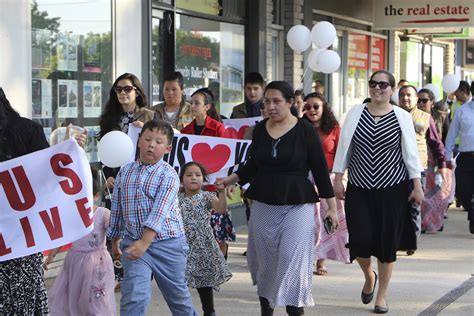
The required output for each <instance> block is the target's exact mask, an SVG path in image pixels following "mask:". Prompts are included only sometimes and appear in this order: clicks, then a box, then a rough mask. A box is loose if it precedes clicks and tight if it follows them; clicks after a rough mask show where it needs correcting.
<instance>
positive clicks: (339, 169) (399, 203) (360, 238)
mask: <svg viewBox="0 0 474 316" xmlns="http://www.w3.org/2000/svg"><path fill="white" fill-rule="evenodd" d="M369 87H370V89H369V91H370V98H371V99H370V102H369V103H366V104H359V105H354V106H353V107H352V108H351V110H350V111H349V112H348V113H347V115H346V118H345V120H344V125H343V126H342V131H341V136H340V138H339V143H338V146H337V152H336V157H335V160H334V166H333V170H332V171H333V172H334V173H335V174H336V177H335V180H334V191H335V193H336V197H337V198H338V199H344V197H345V199H346V202H345V207H346V221H347V228H348V231H349V253H350V258H351V261H352V260H354V259H356V260H357V262H358V263H359V265H360V267H361V269H362V272H363V273H364V276H365V284H364V287H363V289H362V292H361V300H362V303H364V304H369V303H370V302H371V301H372V299H373V297H374V292H375V288H376V285H377V274H376V273H375V271H372V266H371V257H372V256H374V257H376V258H377V260H378V272H379V275H380V278H379V279H380V280H379V287H378V292H377V297H376V300H375V307H374V312H375V313H378V314H383V313H387V312H388V305H387V288H388V283H389V281H390V278H391V275H392V270H393V265H394V262H395V261H396V259H397V258H396V251H397V249H398V248H399V246H400V242H401V240H402V236H403V235H404V230H405V227H409V226H410V225H411V220H410V216H409V215H410V212H409V209H408V205H409V204H408V203H409V201H411V203H416V204H420V203H421V202H422V200H423V190H422V189H421V182H420V176H421V175H420V171H421V170H422V167H421V164H420V159H419V157H418V149H417V147H416V140H415V130H414V127H413V121H412V119H411V116H410V115H409V114H408V112H406V111H404V110H403V109H401V108H399V107H397V106H393V105H392V104H390V97H391V95H392V94H393V93H394V87H395V78H394V77H393V75H392V74H391V73H389V72H387V71H383V70H379V71H377V72H375V73H374V74H372V76H371V78H370V81H369ZM346 169H348V171H349V181H348V185H347V190H345V189H344V186H343V184H342V176H343V174H344V172H345V170H346ZM411 183H412V184H413V185H412V186H413V189H411V188H410V184H411ZM415 242H416V241H415Z"/></svg>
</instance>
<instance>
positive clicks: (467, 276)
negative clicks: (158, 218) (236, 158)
mask: <svg viewBox="0 0 474 316" xmlns="http://www.w3.org/2000/svg"><path fill="white" fill-rule="evenodd" d="M236 215H237V214H233V216H236ZM237 231H238V241H237V242H235V243H230V247H229V260H228V262H229V266H230V269H231V271H232V273H233V275H234V276H233V278H232V279H231V280H230V281H229V282H227V283H226V284H224V285H223V286H222V287H221V290H220V292H217V293H215V296H214V298H215V307H216V314H217V315H229V316H230V315H238V316H245V315H259V313H260V309H259V303H258V298H257V294H256V288H255V287H254V286H252V285H251V280H250V275H249V273H248V269H247V263H246V258H245V257H244V256H242V253H243V252H244V250H245V248H246V239H247V234H246V227H245V226H240V227H238V228H237ZM473 240H474V235H471V234H469V228H468V222H467V220H466V212H464V211H461V210H459V209H454V208H452V209H450V210H449V219H447V220H446V221H445V226H444V231H443V232H441V233H427V234H423V235H422V236H421V238H420V240H419V247H418V251H417V252H416V253H415V255H413V256H409V257H408V256H406V255H405V254H403V253H400V255H399V256H398V260H397V263H396V264H395V269H394V272H393V276H392V281H391V284H390V288H389V297H388V305H389V313H390V314H391V315H418V314H421V315H438V314H439V315H443V316H445V315H474V288H473V286H474V277H473V272H474V271H473V270H474V244H473ZM373 262H375V261H373ZM326 266H327V268H328V272H329V273H328V275H326V276H314V278H313V296H314V299H315V303H316V306H314V307H311V308H307V309H306V311H305V312H306V315H367V314H372V309H373V303H371V304H369V305H363V304H362V303H361V301H360V291H361V289H362V285H363V282H364V280H363V276H362V272H361V271H360V269H359V268H358V265H357V264H356V263H354V264H342V263H338V262H333V261H327V263H326ZM374 269H376V265H375V264H374ZM52 280H53V279H49V280H48V283H49V284H51V282H52ZM152 289H153V300H152V302H151V304H150V306H149V309H148V313H147V315H160V316H161V315H163V316H165V315H171V313H170V312H169V310H168V308H167V306H166V303H165V302H164V300H163V297H162V296H161V293H160V292H159V290H158V288H157V286H156V284H154V283H153V285H152ZM191 293H192V296H193V301H194V304H195V306H196V309H197V310H198V312H199V314H200V315H201V314H202V312H201V306H200V302H199V296H198V294H197V292H196V290H191ZM116 299H117V307H118V306H119V302H120V294H119V293H117V294H116ZM275 315H276V316H277V315H286V313H285V310H284V308H281V307H280V308H277V309H276V310H275Z"/></svg>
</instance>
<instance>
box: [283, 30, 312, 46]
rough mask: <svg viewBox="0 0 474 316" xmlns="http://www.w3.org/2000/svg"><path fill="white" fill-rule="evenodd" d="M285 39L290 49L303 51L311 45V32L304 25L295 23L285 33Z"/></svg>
mask: <svg viewBox="0 0 474 316" xmlns="http://www.w3.org/2000/svg"><path fill="white" fill-rule="evenodd" d="M286 40H287V42H288V46H290V47H291V49H293V50H294V51H296V52H298V53H299V52H303V51H305V50H307V49H308V48H309V46H310V45H311V32H310V30H309V29H308V28H307V27H306V26H304V25H295V26H293V27H292V28H291V29H290V30H289V31H288V33H287V34H286Z"/></svg>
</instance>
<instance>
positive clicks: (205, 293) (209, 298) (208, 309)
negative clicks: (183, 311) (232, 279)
mask: <svg viewBox="0 0 474 316" xmlns="http://www.w3.org/2000/svg"><path fill="white" fill-rule="evenodd" d="M197 291H198V293H199V298H200V299H201V305H202V310H203V312H204V316H210V315H214V314H213V313H214V296H213V293H212V287H198V288H197Z"/></svg>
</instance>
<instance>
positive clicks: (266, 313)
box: [258, 296, 304, 316]
mask: <svg viewBox="0 0 474 316" xmlns="http://www.w3.org/2000/svg"><path fill="white" fill-rule="evenodd" d="M258 298H259V300H260V308H261V310H262V316H273V308H271V306H270V302H269V301H268V300H267V299H266V298H265V297H261V296H259V297H258ZM286 313H287V314H288V315H289V316H298V315H304V308H303V307H295V306H289V305H288V306H286Z"/></svg>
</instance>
